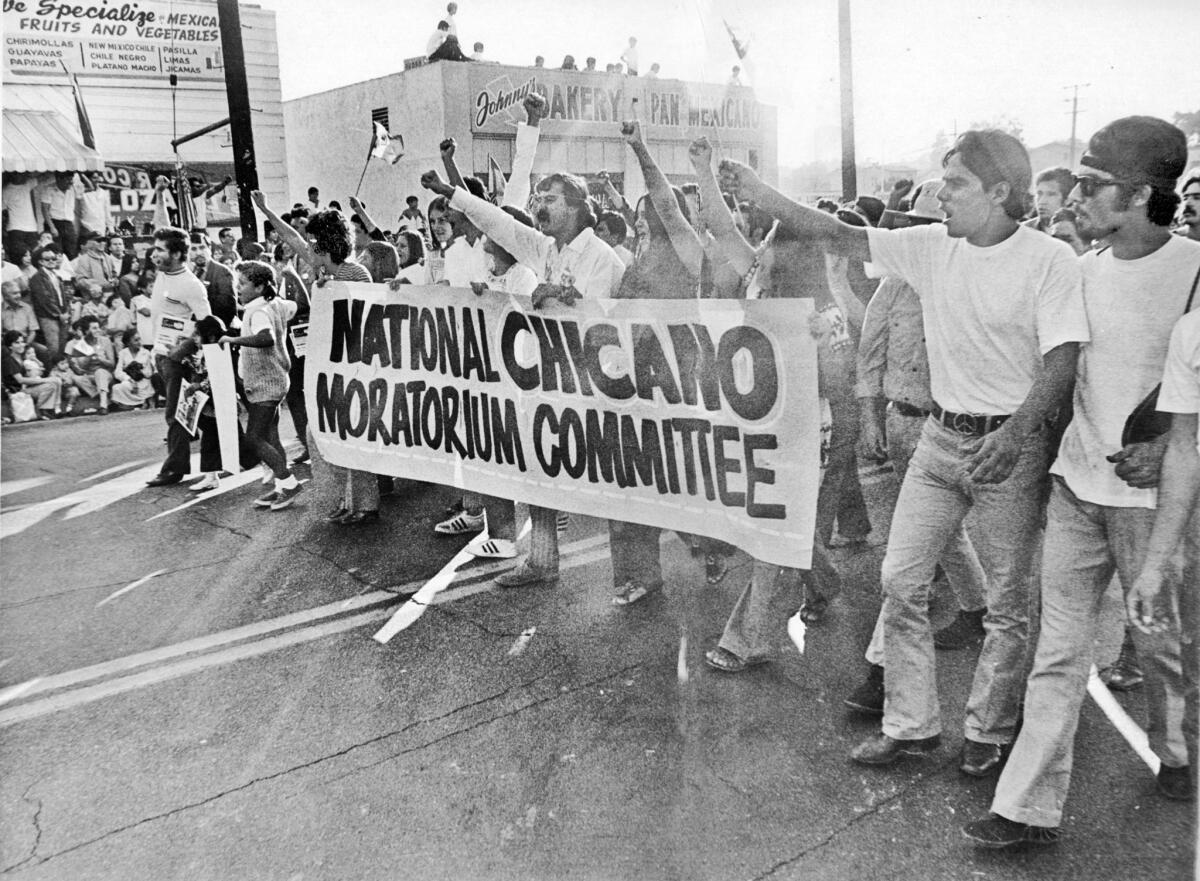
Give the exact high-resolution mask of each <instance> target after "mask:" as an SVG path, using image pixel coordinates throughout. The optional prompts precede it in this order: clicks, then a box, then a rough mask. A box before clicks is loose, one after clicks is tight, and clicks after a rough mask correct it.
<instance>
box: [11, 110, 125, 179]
mask: <svg viewBox="0 0 1200 881" xmlns="http://www.w3.org/2000/svg"><path fill="white" fill-rule="evenodd" d="M72 129H73V126H72V125H71V124H70V123H69V122H68V121H67V120H66V119H65V118H64V117H63V116H62V114H61V113H56V112H54V111H52V110H15V109H6V110H5V111H4V147H3V150H4V154H3V155H4V170H5V171H26V172H44V171H97V170H99V169H101V168H103V167H104V160H103V159H101V158H100V154H99V153H97V152H96V151H95V150H93V149H92V148H91V147H87V146H84V145H83V144H82V143H81V142H80V140H79V136H78V135H76V134H74V133H73V131H72Z"/></svg>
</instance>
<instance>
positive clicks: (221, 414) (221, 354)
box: [204, 343, 242, 474]
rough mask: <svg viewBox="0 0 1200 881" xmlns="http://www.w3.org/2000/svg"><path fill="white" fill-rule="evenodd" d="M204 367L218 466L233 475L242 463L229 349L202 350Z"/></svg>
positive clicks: (211, 347)
mask: <svg viewBox="0 0 1200 881" xmlns="http://www.w3.org/2000/svg"><path fill="white" fill-rule="evenodd" d="M204 367H205V369H207V370H208V382H209V386H210V388H211V389H212V402H213V410H214V411H215V412H216V416H217V439H218V441H219V442H220V446H221V465H222V466H223V470H225V471H228V472H229V473H230V474H237V473H238V472H239V471H241V470H242V462H241V454H240V449H239V447H238V430H239V429H238V413H237V385H236V381H235V380H234V377H233V358H232V357H231V356H230V354H229V349H227V348H225V347H224V346H218V345H215V344H212V343H210V344H208V345H206V346H204Z"/></svg>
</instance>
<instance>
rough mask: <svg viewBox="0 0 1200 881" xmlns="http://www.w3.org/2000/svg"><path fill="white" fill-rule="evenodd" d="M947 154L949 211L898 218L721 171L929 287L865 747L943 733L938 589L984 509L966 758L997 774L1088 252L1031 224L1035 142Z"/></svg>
mask: <svg viewBox="0 0 1200 881" xmlns="http://www.w3.org/2000/svg"><path fill="white" fill-rule="evenodd" d="M942 166H943V173H942V180H941V186H940V188H939V189H938V191H937V199H938V201H939V203H940V205H941V208H942V211H943V212H944V213H945V215H946V218H945V222H944V223H941V224H932V225H929V226H918V227H912V228H909V229H895V230H885V229H871V228H867V229H862V228H859V227H853V226H849V225H847V224H844V223H842V222H841V221H839V220H837V219H836V218H835V217H831V216H829V215H827V214H824V213H822V212H820V211H818V210H815V209H811V208H806V207H805V206H802V205H799V204H797V203H795V202H793V201H792V200H790V199H788V198H787V197H785V196H783V195H781V194H779V193H778V192H777V191H775V190H774V189H772V188H771V187H768V186H766V185H765V184H763V183H762V181H761V180H759V179H758V176H757V175H755V174H754V173H753V172H752V171H751V170H750V169H749V168H747V167H745V166H743V165H741V164H739V163H733V162H725V163H723V164H722V167H721V171H722V176H723V178H724V182H725V184H726V186H727V187H729V188H730V189H731V190H732V191H733V192H735V193H737V195H738V196H739V198H743V199H750V200H753V201H754V202H755V203H757V204H758V205H759V206H761V207H762V208H763V210H765V211H767V212H769V213H770V214H773V215H775V216H776V217H778V218H780V221H781V222H782V223H783V224H785V225H788V226H791V227H793V228H795V229H796V230H797V231H799V232H801V233H802V234H804V235H807V236H809V237H811V238H812V239H814V240H816V241H817V242H818V243H819V244H820V245H821V246H822V247H823V248H825V249H826V250H828V251H831V252H834V253H839V254H844V255H846V256H848V257H850V258H851V259H856V260H861V261H867V260H869V261H871V263H872V264H873V265H874V267H875V269H876V270H878V271H879V272H881V273H883V274H886V275H891V276H895V277H897V278H900V279H903V280H904V281H906V282H908V283H909V284H910V285H911V286H912V288H913V290H915V291H916V292H917V296H918V297H919V298H920V300H921V306H922V309H923V315H924V324H925V330H926V346H927V351H928V355H929V373H930V390H931V392H932V398H933V408H932V412H931V414H930V416H929V418H928V419H927V420H926V421H925V424H924V427H923V429H922V432H921V437H920V440H918V441H917V446H916V450H915V452H914V453H913V458H912V462H911V463H910V465H909V468H908V472H907V473H906V474H905V476H904V482H903V484H902V486H901V489H900V497H899V499H898V501H897V503H896V510H895V514H894V515H893V518H892V528H891V533H890V535H889V538H888V546H887V552H886V554H885V555H884V561H883V570H882V574H881V581H882V584H883V592H884V603H883V613H882V614H883V622H884V626H883V645H884V655H885V659H884V661H885V671H884V692H885V701H884V708H883V725H882V730H881V731H880V732H879V733H878V734H876V735H874V736H872V737H870V738H868V739H867V740H865V741H864V742H863V743H862V744H860V745H859V746H857V747H856V748H855V749H854V750H853V751H852V752H851V754H850V758H851V759H852V760H853V761H855V762H858V763H861V764H865V765H876V766H884V765H890V764H892V763H893V762H896V761H898V760H900V759H902V758H904V757H906V756H923V755H928V754H929V753H931V752H933V751H934V750H936V749H937V748H938V746H939V744H940V741H941V728H942V723H941V718H940V716H941V713H940V709H939V705H938V689H937V679H936V671H935V667H936V664H935V660H934V644H933V630H932V627H931V622H930V620H929V596H930V591H931V583H932V581H933V577H934V571H935V569H936V567H937V564H938V560H939V559H940V558H941V556H942V552H943V550H944V548H945V546H946V543H947V541H948V540H949V539H950V538H951V536H953V535H955V534H956V533H957V532H958V529H959V527H960V526H961V525H962V522H963V520H964V518H965V517H966V516H967V514H968V512H969V513H970V514H971V516H972V517H973V518H974V519H975V520H976V522H977V523H978V524H979V526H980V530H979V533H980V537H981V539H980V542H979V543H978V545H977V546H976V551H977V552H978V554H979V558H980V561H981V562H982V563H983V567H984V570H985V571H986V573H987V575H988V578H987V584H986V601H987V613H986V614H985V616H984V628H985V630H986V636H985V638H984V642H983V647H982V648H981V650H980V655H979V660H978V663H977V664H976V669H975V679H974V683H973V685H972V688H971V695H970V697H969V699H968V701H967V710H966V718H965V719H964V726H963V727H964V745H963V751H962V760H961V763H960V765H959V767H960V768H961V769H962V771H963V772H964V773H966V774H970V775H972V776H977V777H981V776H986V775H988V774H993V773H995V772H996V771H997V770H998V768H999V765H1000V763H1001V760H1002V758H1003V751H1004V750H1005V749H1006V748H1007V744H1009V743H1011V741H1012V740H1013V738H1014V736H1015V733H1016V723H1017V705H1018V701H1019V698H1020V694H1021V689H1022V687H1023V684H1024V682H1023V675H1022V674H1023V670H1024V666H1025V665H1024V659H1025V654H1026V646H1027V643H1028V619H1029V581H1030V575H1031V574H1032V573H1031V572H1030V561H1031V560H1032V558H1033V556H1034V549H1035V545H1036V540H1037V530H1038V526H1039V522H1040V519H1041V511H1040V509H1041V496H1042V490H1043V487H1044V485H1045V481H1046V472H1047V469H1048V466H1049V445H1048V442H1047V432H1046V431H1045V430H1044V429H1043V425H1044V423H1045V421H1046V419H1047V417H1048V416H1049V415H1050V414H1051V413H1052V412H1054V410H1056V409H1057V408H1058V406H1059V405H1060V403H1061V402H1062V401H1063V400H1064V399H1065V396H1066V393H1067V389H1068V388H1069V387H1070V381H1071V377H1072V376H1073V375H1074V372H1075V361H1076V357H1077V354H1078V350H1079V344H1080V343H1083V342H1086V341H1087V340H1088V338H1089V336H1088V325H1087V315H1086V313H1085V311H1084V307H1083V293H1082V290H1081V284H1080V276H1079V265H1078V262H1077V260H1076V258H1075V255H1074V254H1073V253H1072V252H1071V250H1070V248H1068V247H1067V246H1066V245H1064V244H1063V243H1062V242H1057V241H1055V240H1054V239H1052V238H1050V237H1049V236H1046V235H1042V234H1041V233H1037V232H1034V231H1033V230H1031V229H1028V228H1026V227H1023V226H1021V225H1020V218H1021V217H1022V215H1023V214H1024V206H1025V197H1026V195H1027V193H1028V190H1029V185H1030V182H1031V179H1032V177H1033V172H1032V170H1031V168H1030V165H1029V154H1028V153H1027V152H1026V150H1025V148H1024V147H1023V146H1022V145H1021V143H1020V141H1018V140H1017V139H1016V138H1014V137H1012V136H1011V135H1008V134H1005V133H1004V132H1000V131H995V130H988V131H969V132H966V133H964V134H963V135H962V136H961V137H960V138H959V139H958V140H957V141H956V142H955V144H954V146H953V147H952V148H951V149H950V150H949V152H947V154H946V156H945V157H944V158H943V161H942Z"/></svg>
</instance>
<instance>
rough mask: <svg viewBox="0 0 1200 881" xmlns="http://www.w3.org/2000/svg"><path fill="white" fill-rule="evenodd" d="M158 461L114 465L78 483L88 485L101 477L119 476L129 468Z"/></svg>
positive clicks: (150, 460)
mask: <svg viewBox="0 0 1200 881" xmlns="http://www.w3.org/2000/svg"><path fill="white" fill-rule="evenodd" d="M157 461H158V459H138V460H137V461H136V462H126V463H125V464H123V465H114V466H113V467H112V468H105V469H104V470H103V471H97V472H96V473H95V474H92V475H89V476H88V477H84V478H81V479H80V481H79V482H80V483H88V482H89V481H92V480H99V479H100V478H101V477H108V475H110V474H119V473H121V472H122V471H129V470H130V469H131V468H140V467H141V466H143V465H149V464H150V463H151V462H157Z"/></svg>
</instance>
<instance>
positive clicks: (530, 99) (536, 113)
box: [521, 91, 550, 125]
mask: <svg viewBox="0 0 1200 881" xmlns="http://www.w3.org/2000/svg"><path fill="white" fill-rule="evenodd" d="M521 106H522V107H524V108H525V116H526V117H528V120H529V124H530V125H537V124H538V122H539V121H540V120H542V119H545V118H546V113H547V111H548V110H549V109H550V105H549V104H547V103H546V99H545V98H543V97H542V96H541V95H539V94H538V93H537V92H532V91H531V92H530V93H529V94H528V95H526V96H525V100H524V101H522V102H521Z"/></svg>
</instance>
